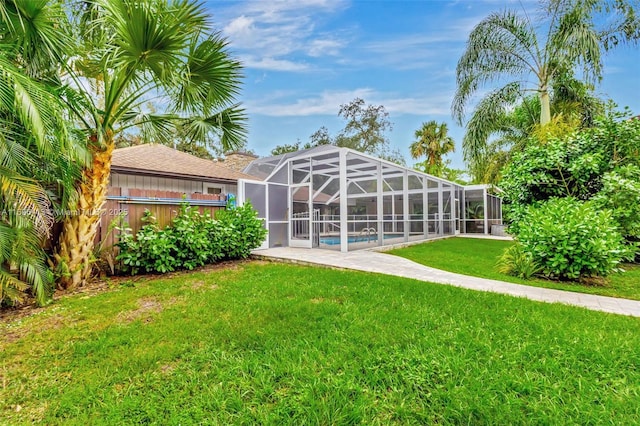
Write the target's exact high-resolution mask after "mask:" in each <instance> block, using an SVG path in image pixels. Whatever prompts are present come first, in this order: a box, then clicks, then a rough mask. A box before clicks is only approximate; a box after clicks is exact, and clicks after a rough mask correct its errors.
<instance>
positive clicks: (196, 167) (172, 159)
mask: <svg viewBox="0 0 640 426" xmlns="http://www.w3.org/2000/svg"><path fill="white" fill-rule="evenodd" d="M111 170H112V171H114V172H119V173H144V174H148V175H156V176H163V177H172V176H173V177H195V178H202V179H204V180H222V181H237V180H238V179H252V180H255V179H256V178H255V177H253V176H249V175H246V174H244V173H241V172H237V171H235V170H231V169H229V168H227V167H224V166H223V165H220V164H219V163H216V162H215V161H211V160H205V159H203V158H198V157H196V156H193V155H191V154H187V153H185V152H181V151H177V150H175V149H173V148H169V147H168V146H164V145H158V144H144V145H137V146H132V147H128V148H120V149H116V150H114V151H113V160H112V162H111Z"/></svg>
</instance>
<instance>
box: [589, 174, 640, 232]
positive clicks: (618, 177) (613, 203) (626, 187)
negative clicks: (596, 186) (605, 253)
mask: <svg viewBox="0 0 640 426" xmlns="http://www.w3.org/2000/svg"><path fill="white" fill-rule="evenodd" d="M593 201H594V203H595V204H596V205H597V206H599V207H600V208H606V209H609V210H611V211H612V213H613V217H614V219H615V220H616V222H617V223H618V225H619V227H620V232H621V233H622V235H623V236H624V237H625V238H627V239H628V240H632V241H638V240H640V167H638V166H636V165H632V164H628V165H626V166H622V167H619V168H617V169H615V170H613V171H611V172H608V173H605V174H604V175H603V176H602V189H601V190H600V192H599V193H598V194H596V196H595V197H594V198H593Z"/></svg>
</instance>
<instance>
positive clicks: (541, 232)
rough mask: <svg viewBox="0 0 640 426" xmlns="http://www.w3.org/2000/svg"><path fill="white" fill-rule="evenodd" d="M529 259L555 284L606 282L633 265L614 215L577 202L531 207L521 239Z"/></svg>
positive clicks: (565, 200) (560, 200) (631, 250)
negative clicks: (603, 279) (595, 278)
mask: <svg viewBox="0 0 640 426" xmlns="http://www.w3.org/2000/svg"><path fill="white" fill-rule="evenodd" d="M516 240H517V242H518V243H519V244H520V245H521V246H522V251H523V252H524V253H529V254H530V255H531V258H532V261H533V262H535V264H537V265H539V266H540V268H541V269H540V270H541V273H542V274H543V275H545V276H546V277H549V278H555V279H561V280H579V279H581V278H584V277H593V276H600V277H605V276H607V275H609V274H611V273H612V272H615V271H617V270H618V268H619V265H620V263H621V262H622V261H625V260H630V259H631V258H632V257H633V255H634V251H635V250H634V249H635V248H631V247H630V246H629V245H626V244H625V241H624V238H623V237H622V235H621V234H620V232H619V230H618V226H617V224H616V222H615V221H614V220H613V217H612V213H611V211H610V210H600V209H598V208H597V207H596V206H595V205H594V204H593V203H592V202H582V201H579V200H576V199H574V198H570V197H568V198H553V199H550V200H548V201H545V202H542V203H540V204H539V205H537V206H531V207H529V209H528V211H527V214H526V215H525V217H524V218H523V223H521V224H520V227H519V231H518V233H517V235H516Z"/></svg>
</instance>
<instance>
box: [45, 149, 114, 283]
mask: <svg viewBox="0 0 640 426" xmlns="http://www.w3.org/2000/svg"><path fill="white" fill-rule="evenodd" d="M113 148H114V143H113V141H111V140H108V141H107V143H106V144H105V148H104V149H103V150H101V151H94V152H92V155H93V160H92V164H91V168H86V169H84V171H83V173H82V181H81V182H80V185H79V188H78V192H79V194H78V204H77V206H76V210H75V211H72V212H71V214H70V215H67V216H66V217H65V218H64V220H63V225H62V233H61V234H60V238H59V239H58V247H57V250H56V252H55V253H54V263H55V270H56V272H57V274H58V276H59V278H58V288H62V289H71V288H75V287H78V286H81V285H83V284H84V283H85V282H86V281H87V279H89V278H90V276H91V266H92V263H93V247H94V240H95V237H96V232H97V230H98V225H99V224H100V216H101V214H102V207H103V206H104V204H105V202H106V200H107V191H108V185H109V174H110V173H111V156H112V154H113Z"/></svg>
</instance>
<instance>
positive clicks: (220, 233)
mask: <svg viewBox="0 0 640 426" xmlns="http://www.w3.org/2000/svg"><path fill="white" fill-rule="evenodd" d="M216 220H217V224H216V225H217V226H216V228H215V232H214V233H213V235H211V237H212V238H213V239H214V241H215V242H217V244H219V246H220V247H221V249H222V253H223V255H224V257H226V258H228V259H245V258H247V257H248V256H249V254H251V250H253V249H254V248H256V247H259V246H260V245H261V244H262V242H263V241H264V239H265V237H266V235H267V230H266V229H265V228H264V226H263V224H262V221H261V220H260V219H258V213H257V212H256V211H255V210H254V209H253V207H252V206H251V203H248V202H247V203H245V204H244V205H242V206H240V207H236V208H234V209H228V210H219V211H217V212H216Z"/></svg>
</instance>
